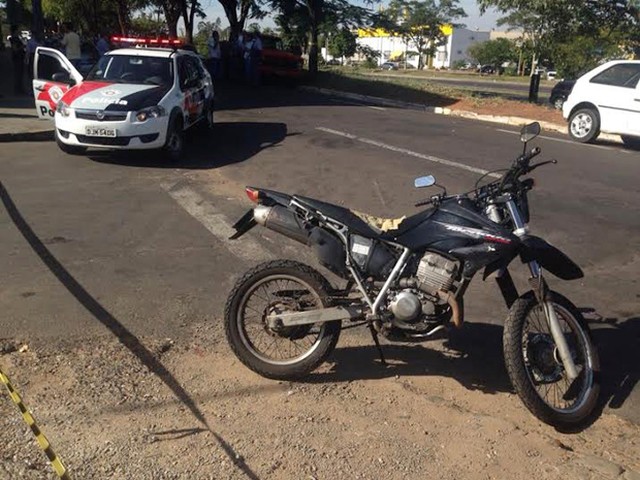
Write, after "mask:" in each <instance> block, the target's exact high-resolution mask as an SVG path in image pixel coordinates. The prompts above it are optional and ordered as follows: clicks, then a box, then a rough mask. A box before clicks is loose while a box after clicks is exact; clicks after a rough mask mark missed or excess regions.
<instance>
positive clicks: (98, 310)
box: [0, 182, 258, 480]
mask: <svg viewBox="0 0 640 480" xmlns="http://www.w3.org/2000/svg"><path fill="white" fill-rule="evenodd" d="M0 198H1V199H2V203H3V204H4V207H5V208H6V210H7V213H8V214H9V217H10V218H11V220H12V221H13V223H14V224H15V226H16V228H17V229H18V230H19V231H20V233H21V234H22V236H23V237H24V239H25V240H26V241H27V243H28V244H29V245H30V246H31V248H32V249H33V251H34V252H35V253H36V254H37V255H38V256H39V257H40V259H41V260H42V262H43V263H44V264H45V265H46V266H47V268H49V270H50V271H51V273H53V275H55V277H56V278H57V279H58V280H59V281H60V283H61V284H62V285H63V286H64V287H65V288H66V289H67V290H68V291H69V293H70V294H71V295H73V296H74V297H75V299H76V300H77V301H78V302H79V303H80V304H81V305H82V306H83V307H84V308H85V309H86V310H87V311H88V312H89V313H91V315H93V316H94V318H95V319H96V320H98V321H99V322H100V323H101V324H103V325H104V326H105V327H106V328H108V329H109V331H111V333H113V334H114V335H115V336H116V337H117V338H118V340H119V341H120V343H122V345H124V346H125V347H126V348H127V349H128V350H129V351H130V352H131V353H132V354H133V355H135V356H136V357H137V358H138V360H139V361H140V362H141V363H142V364H144V365H145V366H146V367H147V368H148V369H149V371H151V372H153V373H154V374H155V375H156V376H157V377H158V378H160V380H162V381H163V382H164V384H165V385H166V386H167V387H168V388H169V389H170V390H171V391H172V392H173V394H174V395H175V396H176V397H177V398H178V399H179V400H180V402H181V403H182V404H184V405H185V406H186V407H187V408H188V409H189V411H190V412H191V413H192V415H193V416H194V417H195V418H196V419H197V420H198V421H199V422H200V423H201V424H202V425H203V426H204V427H205V428H206V430H207V431H209V432H210V433H211V434H212V435H213V436H214V437H215V439H216V440H217V441H218V443H219V444H220V446H221V447H222V449H223V450H224V451H225V453H226V454H227V456H228V457H229V458H230V459H231V461H232V462H233V463H234V464H235V465H236V466H237V467H238V468H239V469H240V470H241V471H242V472H243V473H244V475H245V476H246V477H247V478H250V479H252V480H255V479H258V476H257V475H256V474H255V473H254V472H253V471H252V470H251V468H250V467H249V466H248V465H246V464H245V463H244V461H243V460H242V457H241V456H240V455H239V454H238V453H236V452H235V450H234V449H233V447H231V445H229V444H228V443H227V442H226V440H225V439H224V438H222V437H221V436H220V435H219V434H217V433H216V432H215V431H214V430H213V429H212V428H211V427H210V426H209V423H208V422H207V419H206V418H205V416H204V414H203V413H202V412H201V411H200V409H199V408H198V406H197V405H196V403H195V402H194V400H193V399H192V398H191V396H190V395H189V393H188V392H187V391H186V390H185V389H184V387H182V385H180V383H179V382H178V380H177V379H176V378H175V377H174V376H173V375H172V374H171V372H170V371H169V370H167V368H166V367H165V366H164V365H163V364H162V362H160V360H158V358H156V356H155V355H154V354H153V353H152V352H151V351H150V350H149V349H148V348H147V347H145V346H144V344H143V343H142V342H140V340H139V339H138V338H137V337H136V336H135V335H134V334H133V333H131V332H130V331H129V330H128V329H127V327H126V326H125V325H123V324H122V323H121V322H120V321H119V320H118V319H116V318H115V317H114V316H113V315H112V314H111V313H110V312H109V311H108V310H107V309H106V308H104V307H103V306H102V305H101V304H100V303H99V302H98V301H97V300H96V299H95V298H94V297H93V296H92V295H91V294H90V293H89V292H88V291H87V290H86V289H85V288H84V287H83V286H82V285H81V284H80V283H79V282H78V281H77V280H76V279H75V278H74V277H73V275H71V273H70V272H69V271H68V270H67V269H66V268H65V267H64V265H62V264H61V263H60V262H59V261H58V260H57V259H56V258H55V257H54V255H53V254H52V253H51V251H50V250H49V249H48V248H47V247H46V246H45V244H44V243H43V242H42V240H40V238H39V237H38V236H37V235H36V233H35V232H34V231H33V230H32V229H31V227H30V226H29V224H28V223H27V221H26V220H25V219H24V217H23V216H22V214H21V213H20V211H19V210H18V208H17V207H16V205H15V204H14V203H13V200H12V198H11V196H10V195H9V192H7V190H6V189H5V187H4V185H3V184H2V182H0ZM198 431H199V430H198V429H190V430H189V433H197V432H198ZM181 433H185V432H181Z"/></svg>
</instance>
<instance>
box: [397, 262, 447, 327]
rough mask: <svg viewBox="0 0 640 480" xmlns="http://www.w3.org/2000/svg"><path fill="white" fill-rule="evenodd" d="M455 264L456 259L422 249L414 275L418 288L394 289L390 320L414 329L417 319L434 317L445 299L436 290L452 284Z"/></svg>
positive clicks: (400, 325) (399, 325) (398, 325)
mask: <svg viewBox="0 0 640 480" xmlns="http://www.w3.org/2000/svg"><path fill="white" fill-rule="evenodd" d="M414 268H415V267H414ZM458 268H459V263H458V262H456V261H453V260H449V259H448V258H445V257H443V256H442V255H438V254H436V253H432V252H427V253H425V254H424V255H423V256H422V258H421V259H420V261H419V262H418V266H417V269H416V273H415V276H414V277H413V284H414V285H415V286H416V287H417V288H405V289H402V290H399V291H395V292H393V293H391V294H390V295H389V297H388V298H389V303H388V308H389V310H390V311H391V313H392V314H393V317H394V320H393V324H394V325H395V326H396V327H399V328H401V329H411V330H415V329H416V327H417V325H416V324H417V323H419V322H422V321H433V320H437V317H438V315H439V312H442V310H443V308H442V306H441V305H438V304H440V303H444V302H442V301H441V300H439V299H438V297H437V292H438V291H439V290H442V291H445V292H446V291H449V290H450V289H451V288H452V286H453V282H454V280H455V276H456V273H457V272H458Z"/></svg>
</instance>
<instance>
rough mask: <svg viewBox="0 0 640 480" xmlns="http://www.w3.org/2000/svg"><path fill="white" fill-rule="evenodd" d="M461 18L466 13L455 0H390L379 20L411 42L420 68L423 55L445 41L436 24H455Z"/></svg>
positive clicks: (381, 23) (431, 52)
mask: <svg viewBox="0 0 640 480" xmlns="http://www.w3.org/2000/svg"><path fill="white" fill-rule="evenodd" d="M463 17H466V13H465V11H464V10H463V9H462V8H461V7H460V6H459V4H458V0H439V1H438V0H422V1H420V0H391V2H390V3H389V7H388V9H387V10H386V12H385V13H384V14H383V15H382V16H381V17H380V22H379V23H380V26H382V27H383V28H385V29H387V30H389V31H391V32H393V33H395V34H397V35H400V36H401V37H402V38H403V39H404V41H405V42H406V43H411V44H413V47H414V48H415V49H416V51H417V53H418V55H419V60H418V68H422V66H423V57H424V56H425V55H429V56H431V55H433V54H434V52H435V50H436V48H437V47H439V46H440V45H443V44H444V43H445V42H446V36H445V34H444V33H443V32H442V30H441V28H440V27H442V26H443V25H448V24H450V25H454V26H457V25H459V24H457V23H456V22H455V21H456V20H457V19H460V18H463Z"/></svg>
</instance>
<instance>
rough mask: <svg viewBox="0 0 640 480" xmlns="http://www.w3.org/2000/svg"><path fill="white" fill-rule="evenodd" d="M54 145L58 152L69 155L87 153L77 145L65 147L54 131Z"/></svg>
mask: <svg viewBox="0 0 640 480" xmlns="http://www.w3.org/2000/svg"><path fill="white" fill-rule="evenodd" d="M56 143H57V144H58V147H59V148H60V150H62V151H63V152H64V153H68V154H69V155H82V154H83V153H85V152H86V151H87V147H79V146H78V145H67V144H66V143H64V142H63V141H62V140H60V136H59V135H58V131H57V130H56Z"/></svg>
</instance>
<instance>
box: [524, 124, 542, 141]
mask: <svg viewBox="0 0 640 480" xmlns="http://www.w3.org/2000/svg"><path fill="white" fill-rule="evenodd" d="M538 135H540V124H539V123H538V122H533V123H530V124H529V125H525V126H524V127H522V130H520V141H521V142H523V143H527V142H530V141H531V140H533V139H534V138H536V137H537V136H538Z"/></svg>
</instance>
